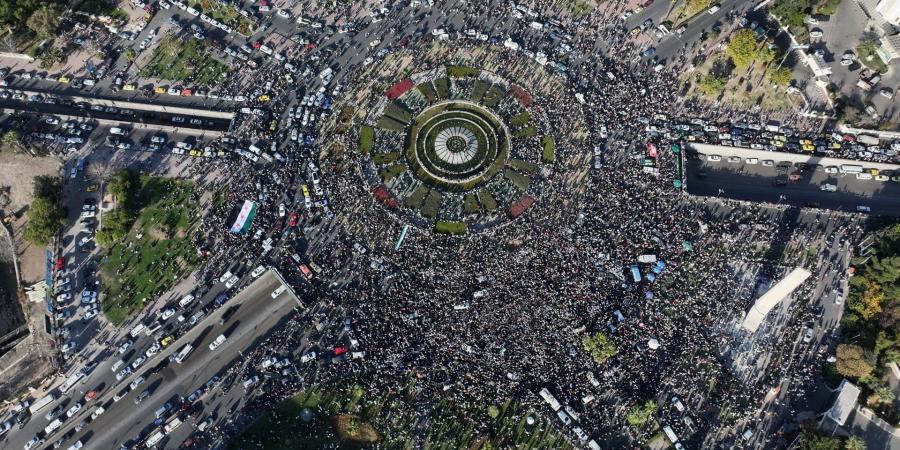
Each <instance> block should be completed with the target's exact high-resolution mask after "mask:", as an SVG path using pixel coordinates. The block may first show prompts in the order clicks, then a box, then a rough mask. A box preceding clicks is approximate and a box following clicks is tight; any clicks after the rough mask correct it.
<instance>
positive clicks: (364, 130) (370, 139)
mask: <svg viewBox="0 0 900 450" xmlns="http://www.w3.org/2000/svg"><path fill="white" fill-rule="evenodd" d="M374 144H375V129H373V128H372V127H366V126H363V127H359V145H358V146H357V147H356V150H357V151H359V152H360V153H362V154H363V155H365V154H367V153H369V152H370V151H372V146H373V145H374Z"/></svg>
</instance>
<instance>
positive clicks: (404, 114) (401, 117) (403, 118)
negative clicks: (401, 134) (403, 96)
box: [384, 102, 412, 123]
mask: <svg viewBox="0 0 900 450" xmlns="http://www.w3.org/2000/svg"><path fill="white" fill-rule="evenodd" d="M384 115H385V116H388V117H390V118H392V119H396V120H397V121H398V122H403V123H409V119H411V118H412V114H411V113H410V112H409V109H407V108H406V107H405V106H403V105H402V104H400V103H397V102H393V103H391V104H389V105H388V106H387V108H385V110H384Z"/></svg>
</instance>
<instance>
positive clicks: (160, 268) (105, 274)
mask: <svg viewBox="0 0 900 450" xmlns="http://www.w3.org/2000/svg"><path fill="white" fill-rule="evenodd" d="M194 189H195V187H194V184H193V183H191V182H189V181H179V180H171V179H167V178H161V177H151V176H146V175H145V176H141V177H140V180H139V186H138V189H137V198H136V199H135V203H136V204H135V205H134V206H135V207H136V209H137V211H139V212H138V215H137V220H136V221H135V224H134V226H133V227H132V229H131V230H130V232H129V233H128V235H127V236H126V237H125V239H124V240H122V241H121V242H119V243H117V244H115V245H114V246H112V248H110V250H109V252H108V253H107V254H106V256H105V257H104V258H103V260H102V261H101V264H100V269H101V270H100V275H101V277H102V279H103V287H104V289H103V292H104V294H105V296H104V299H103V305H102V306H103V312H104V314H105V315H106V317H107V318H108V319H109V321H110V322H111V323H113V325H118V324H120V323H122V322H123V321H124V320H125V319H126V318H127V317H128V316H129V315H131V314H132V313H133V312H134V311H137V310H139V309H141V308H142V307H143V306H144V303H146V302H148V301H152V300H153V299H154V298H155V297H156V296H159V295H162V294H163V293H165V292H166V291H168V290H169V289H170V288H171V287H172V286H173V285H174V284H175V283H176V282H177V281H178V280H179V279H181V277H183V276H184V275H185V274H186V273H188V272H190V270H192V269H193V268H194V266H196V265H197V263H198V262H199V257H198V256H197V251H196V249H195V247H194V245H193V243H192V242H193V240H194V239H196V238H197V237H198V236H197V233H196V224H197V210H198V208H199V205H198V204H197V202H196V200H195V199H194V198H193V194H194Z"/></svg>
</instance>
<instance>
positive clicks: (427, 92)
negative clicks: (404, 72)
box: [416, 82, 437, 102]
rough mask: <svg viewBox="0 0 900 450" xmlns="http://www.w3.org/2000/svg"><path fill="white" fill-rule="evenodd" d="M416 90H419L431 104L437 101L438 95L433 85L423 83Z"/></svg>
mask: <svg viewBox="0 0 900 450" xmlns="http://www.w3.org/2000/svg"><path fill="white" fill-rule="evenodd" d="M416 89H418V90H419V92H421V93H422V95H424V96H425V98H426V99H427V100H428V101H429V102H434V101H435V100H437V94H435V92H434V87H433V86H432V85H431V82H426V83H422V84H420V85H418V86H416Z"/></svg>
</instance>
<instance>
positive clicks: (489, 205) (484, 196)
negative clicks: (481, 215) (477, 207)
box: [478, 191, 497, 211]
mask: <svg viewBox="0 0 900 450" xmlns="http://www.w3.org/2000/svg"><path fill="white" fill-rule="evenodd" d="M478 201H479V202H480V203H481V206H483V207H484V209H486V210H488V211H494V210H496V209H497V201H496V200H494V197H493V196H492V195H491V193H490V192H488V191H478Z"/></svg>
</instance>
